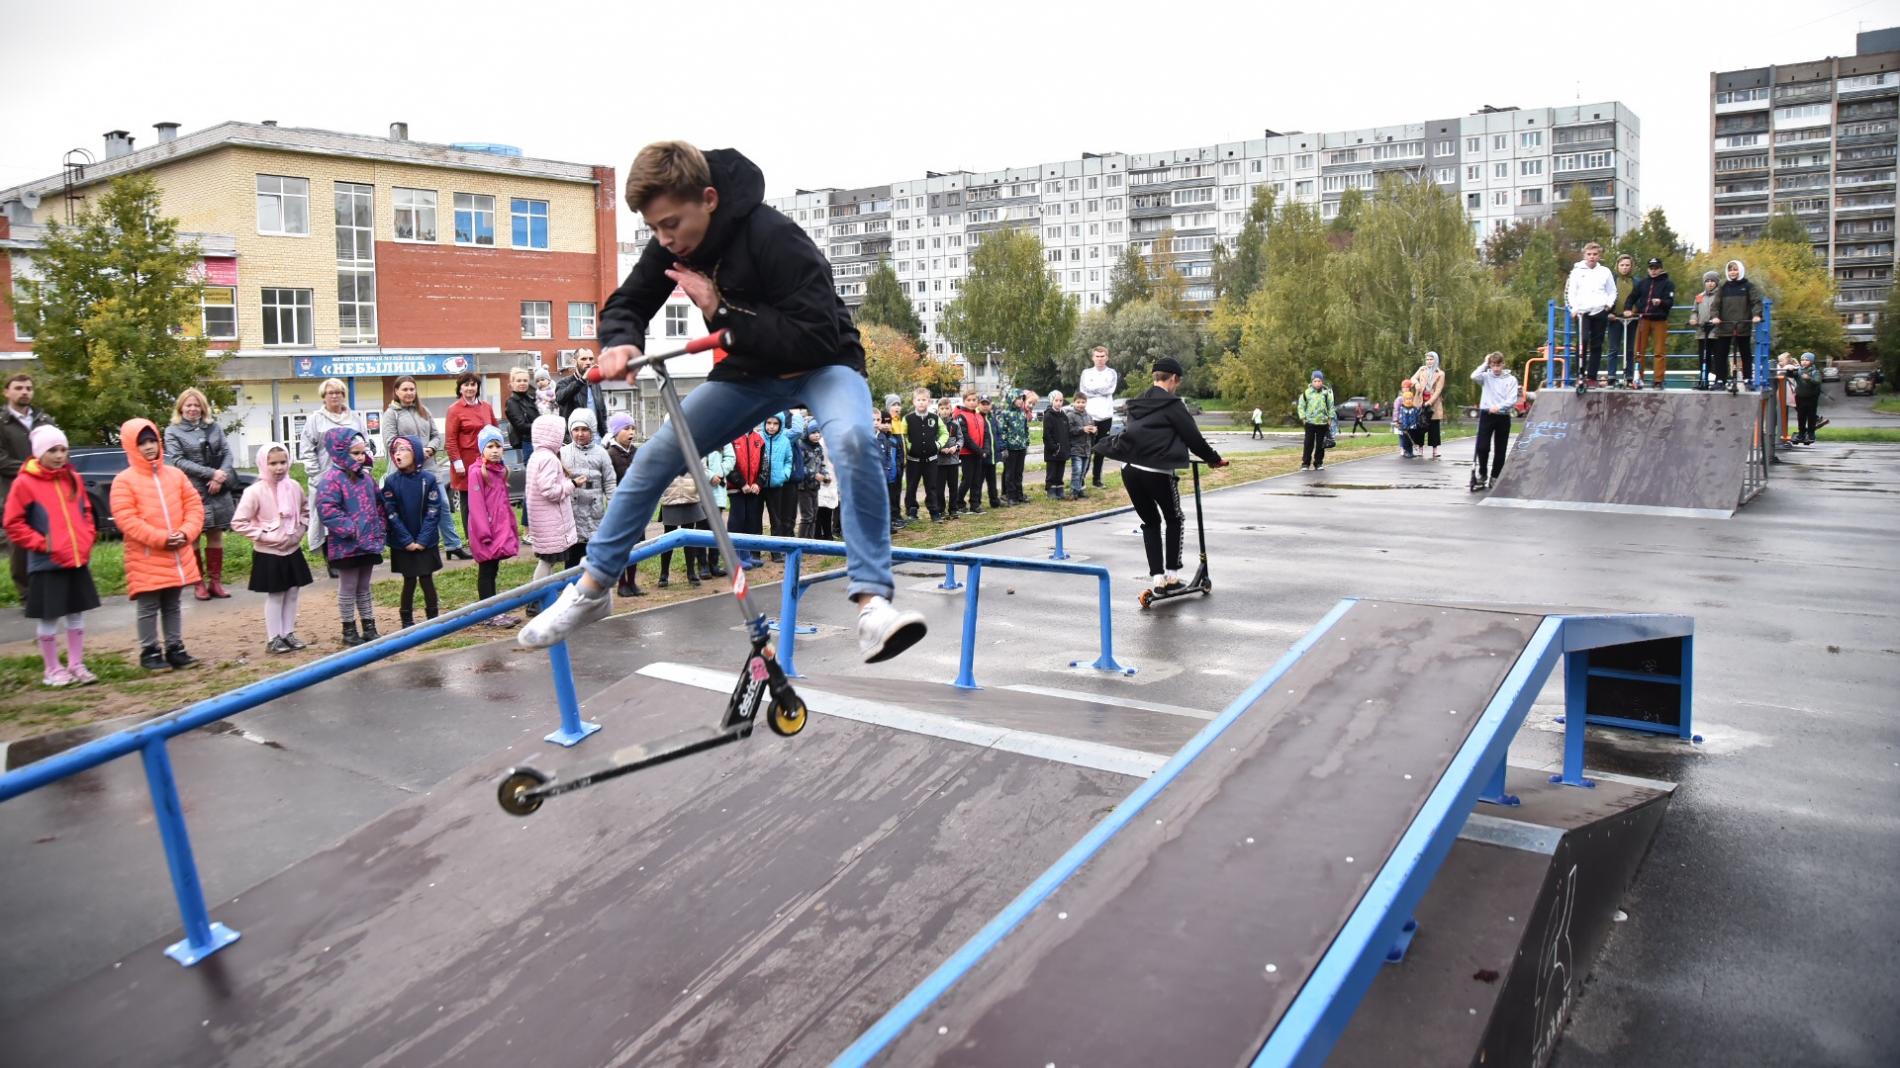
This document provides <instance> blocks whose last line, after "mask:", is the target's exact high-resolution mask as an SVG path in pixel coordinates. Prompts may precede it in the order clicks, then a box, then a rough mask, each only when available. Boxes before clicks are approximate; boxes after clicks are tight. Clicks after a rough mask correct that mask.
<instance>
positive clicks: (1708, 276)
mask: <svg viewBox="0 0 1900 1068" xmlns="http://www.w3.org/2000/svg"><path fill="white" fill-rule="evenodd" d="M1721 284H1722V276H1721V275H1719V274H1717V273H1716V272H1714V271H1703V272H1702V292H1700V293H1697V294H1696V295H1695V303H1694V305H1693V306H1692V307H1691V308H1690V309H1689V328H1690V329H1692V330H1694V331H1695V339H1696V355H1697V356H1698V357H1700V361H1699V363H1698V365H1697V369H1696V376H1695V388H1697V389H1708V388H1709V386H1710V385H1711V384H1712V383H1711V382H1710V381H1709V376H1710V375H1711V374H1715V373H1716V371H1715V361H1714V360H1713V359H1711V358H1710V357H1709V353H1710V351H1711V350H1712V349H1714V347H1715V324H1714V323H1711V322H1709V320H1710V319H1711V318H1712V317H1714V315H1715V291H1716V288H1717V287H1719V286H1720V285H1721ZM1718 377H1719V375H1718Z"/></svg>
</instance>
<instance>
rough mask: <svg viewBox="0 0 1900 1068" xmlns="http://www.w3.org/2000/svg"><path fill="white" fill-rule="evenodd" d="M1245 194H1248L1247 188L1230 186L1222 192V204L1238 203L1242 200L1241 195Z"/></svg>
mask: <svg viewBox="0 0 1900 1068" xmlns="http://www.w3.org/2000/svg"><path fill="white" fill-rule="evenodd" d="M1244 192H1246V187H1245V186H1239V185H1230V186H1228V187H1227V188H1225V189H1222V190H1221V191H1220V198H1221V202H1222V203H1227V202H1229V201H1233V202H1236V203H1237V202H1239V200H1240V195H1241V194H1242V193H1244Z"/></svg>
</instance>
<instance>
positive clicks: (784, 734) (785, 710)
mask: <svg viewBox="0 0 1900 1068" xmlns="http://www.w3.org/2000/svg"><path fill="white" fill-rule="evenodd" d="M766 722H767V723H769V724H770V725H771V727H772V733H773V734H776V735H778V736H779V737H781V738H790V737H791V736H792V735H794V734H797V733H798V732H799V731H802V730H804V729H805V702H804V701H802V700H800V699H798V698H793V699H792V700H791V702H790V703H789V704H783V705H782V704H780V703H778V702H777V701H774V702H772V713H771V715H769V716H767V717H766Z"/></svg>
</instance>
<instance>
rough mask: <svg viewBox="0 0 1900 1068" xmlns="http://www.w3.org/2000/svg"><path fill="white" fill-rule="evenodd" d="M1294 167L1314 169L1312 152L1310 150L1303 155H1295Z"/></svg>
mask: <svg viewBox="0 0 1900 1068" xmlns="http://www.w3.org/2000/svg"><path fill="white" fill-rule="evenodd" d="M1293 169H1294V170H1296V171H1310V170H1312V169H1313V154H1312V153H1311V152H1308V153H1305V154H1303V155H1298V156H1294V157H1293Z"/></svg>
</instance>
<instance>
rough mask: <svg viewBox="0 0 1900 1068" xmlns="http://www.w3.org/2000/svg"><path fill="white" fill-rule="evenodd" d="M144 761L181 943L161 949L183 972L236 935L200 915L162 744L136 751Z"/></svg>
mask: <svg viewBox="0 0 1900 1068" xmlns="http://www.w3.org/2000/svg"><path fill="white" fill-rule="evenodd" d="M139 755H140V756H141V757H142V758H143V759H144V761H145V782H146V784H147V785H148V786H150V787H151V788H152V814H153V815H154V816H156V817H157V819H158V833H159V836H160V838H162V839H163V840H164V843H165V864H166V866H167V867H169V868H170V869H171V873H172V893H173V895H174V896H176V897H177V898H178V915H179V918H180V919H182V920H184V923H185V937H184V938H183V939H182V940H180V941H178V942H174V943H172V944H171V945H170V946H167V947H166V948H165V955H166V956H167V957H170V958H171V959H173V960H175V961H177V962H178V963H180V964H182V965H184V966H185V967H187V968H189V967H191V966H192V965H194V964H196V963H198V962H199V961H201V960H203V959H205V958H206V957H209V956H210V955H211V954H213V953H216V952H217V951H218V950H220V949H223V948H224V947H225V946H228V945H230V944H231V943H233V942H235V941H237V940H238V933H237V932H236V931H233V930H232V929H230V928H229V927H226V926H225V925H223V924H221V923H214V922H212V920H211V916H210V913H208V912H207V911H206V910H205V892H204V887H203V886H201V885H200V884H199V882H198V864H197V862H196V861H194V860H193V859H192V857H191V835H190V834H189V833H188V832H187V831H186V830H185V808H184V805H183V804H181V803H180V802H179V800H178V781H177V780H176V779H174V778H173V777H172V761H171V756H170V755H169V754H167V753H166V751H165V739H164V738H162V737H155V738H152V739H151V740H150V741H147V742H146V743H145V744H144V745H143V746H141V747H140V748H139Z"/></svg>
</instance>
